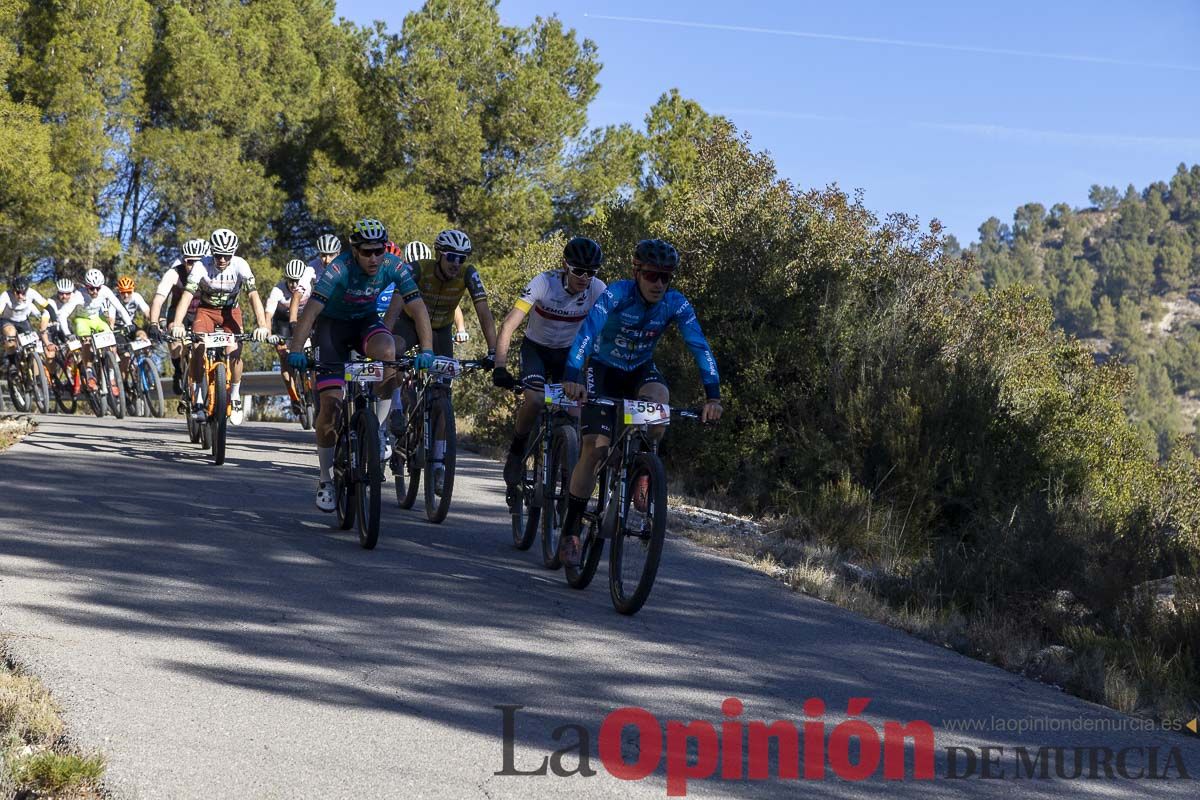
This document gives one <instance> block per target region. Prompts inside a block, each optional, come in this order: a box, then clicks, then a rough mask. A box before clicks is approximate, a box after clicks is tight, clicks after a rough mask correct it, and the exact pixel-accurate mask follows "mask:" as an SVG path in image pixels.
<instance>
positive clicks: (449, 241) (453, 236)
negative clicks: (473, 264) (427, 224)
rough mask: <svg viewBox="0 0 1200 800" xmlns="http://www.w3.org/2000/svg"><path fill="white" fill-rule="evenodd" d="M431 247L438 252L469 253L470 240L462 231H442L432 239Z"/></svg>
mask: <svg viewBox="0 0 1200 800" xmlns="http://www.w3.org/2000/svg"><path fill="white" fill-rule="evenodd" d="M433 249H434V250H437V251H438V252H439V253H462V254H463V255H464V256H466V255H470V254H471V240H470V239H468V238H467V235H466V234H465V233H463V232H462V231H454V230H450V231H442V232H441V233H439V234H438V235H437V238H436V239H434V240H433Z"/></svg>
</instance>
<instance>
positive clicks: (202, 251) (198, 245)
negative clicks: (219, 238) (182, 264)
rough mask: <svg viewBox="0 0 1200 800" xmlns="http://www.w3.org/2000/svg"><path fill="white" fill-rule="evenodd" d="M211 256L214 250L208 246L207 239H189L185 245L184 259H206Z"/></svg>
mask: <svg viewBox="0 0 1200 800" xmlns="http://www.w3.org/2000/svg"><path fill="white" fill-rule="evenodd" d="M211 255H212V249H211V248H210V247H209V246H208V240H207V239H188V240H187V241H186V242H184V243H183V257H184V258H204V257H205V256H211Z"/></svg>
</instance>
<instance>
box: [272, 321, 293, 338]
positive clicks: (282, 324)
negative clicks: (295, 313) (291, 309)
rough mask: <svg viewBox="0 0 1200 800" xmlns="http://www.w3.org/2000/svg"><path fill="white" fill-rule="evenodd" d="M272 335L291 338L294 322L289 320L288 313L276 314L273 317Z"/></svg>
mask: <svg viewBox="0 0 1200 800" xmlns="http://www.w3.org/2000/svg"><path fill="white" fill-rule="evenodd" d="M271 335H272V336H279V337H282V338H283V339H285V340H289V341H290V340H291V338H292V323H290V322H288V318H287V315H284V316H282V317H281V316H279V315H278V314H276V315H274V316H272V317H271ZM285 344H286V342H285Z"/></svg>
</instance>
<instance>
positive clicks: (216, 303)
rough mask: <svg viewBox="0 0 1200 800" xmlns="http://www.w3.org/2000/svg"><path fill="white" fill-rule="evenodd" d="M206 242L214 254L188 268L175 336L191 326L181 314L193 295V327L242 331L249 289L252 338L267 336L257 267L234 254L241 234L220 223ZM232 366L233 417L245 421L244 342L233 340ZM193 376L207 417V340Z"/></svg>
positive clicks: (200, 413) (195, 356) (201, 415)
mask: <svg viewBox="0 0 1200 800" xmlns="http://www.w3.org/2000/svg"><path fill="white" fill-rule="evenodd" d="M208 245H209V248H210V249H211V250H212V255H211V256H209V257H208V258H205V259H204V260H202V261H201V262H200V263H199V264H195V265H193V266H192V269H191V272H189V273H188V278H187V284H186V285H185V286H184V287H183V295H182V296H181V297H180V298H179V302H178V303H177V304H176V305H175V316H174V319H173V320H172V323H171V336H172V338H175V339H181V338H183V336H184V335H185V334H186V332H187V330H186V329H185V328H184V327H183V318H184V316H185V315H186V312H187V310H188V307H189V306H190V305H191V302H192V298H193V297H199V298H200V305H199V307H197V309H196V320H195V322H193V323H192V330H193V331H194V332H195V333H213V332H214V331H216V328H217V326H218V325H220V326H221V329H222V330H223V331H226V332H229V333H241V332H242V310H241V309H240V308H238V294H239V293H240V292H242V291H245V292H246V294H247V295H249V297H250V307H251V308H252V309H253V310H254V317H255V320H256V321H257V323H258V326H257V327H256V328H255V329H254V340H255V341H258V342H263V341H266V339H267V337H268V336H270V335H271V330H270V328H268V327H267V319H266V315H265V314H263V307H262V300H261V299H260V298H259V296H258V289H257V288H256V287H255V284H254V273H253V272H251V271H250V265H249V264H247V263H246V261H245V259H243V258H241V257H239V256H237V255H236V253H237V248H238V237H237V234H236V233H234V232H233V231H231V230H229V229H228V228H217V229H216V230H215V231H213V232H212V235H211V236H209V237H208ZM229 355H230V362H231V366H230V372H231V373H232V377H231V380H230V383H229V402H230V406H231V408H232V413H231V414H230V415H229V421H230V422H232V423H233V424H234V425H241V424H242V419H243V416H244V415H243V411H242V344H241V342H234V343H232V344H230V345H229ZM192 381H193V385H194V386H195V392H196V397H195V398H194V399H195V401H196V410H195V411H194V412H193V414H194V416H195V418H196V420H197V421H198V422H204V421H205V418H206V415H205V411H204V390H205V385H204V384H205V378H204V343H203V342H197V343H196V348H195V350H194V351H193V353H192Z"/></svg>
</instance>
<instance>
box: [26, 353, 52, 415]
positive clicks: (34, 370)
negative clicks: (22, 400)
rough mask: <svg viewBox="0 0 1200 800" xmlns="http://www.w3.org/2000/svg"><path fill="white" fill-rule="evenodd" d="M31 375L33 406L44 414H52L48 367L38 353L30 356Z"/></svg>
mask: <svg viewBox="0 0 1200 800" xmlns="http://www.w3.org/2000/svg"><path fill="white" fill-rule="evenodd" d="M29 375H30V378H31V389H32V391H33V404H34V405H35V406H37V410H38V411H40V412H41V413H43V414H49V413H50V382H49V381H48V380H47V379H46V365H45V364H44V363H43V362H42V357H41V355H40V354H38V353H30V354H29Z"/></svg>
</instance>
